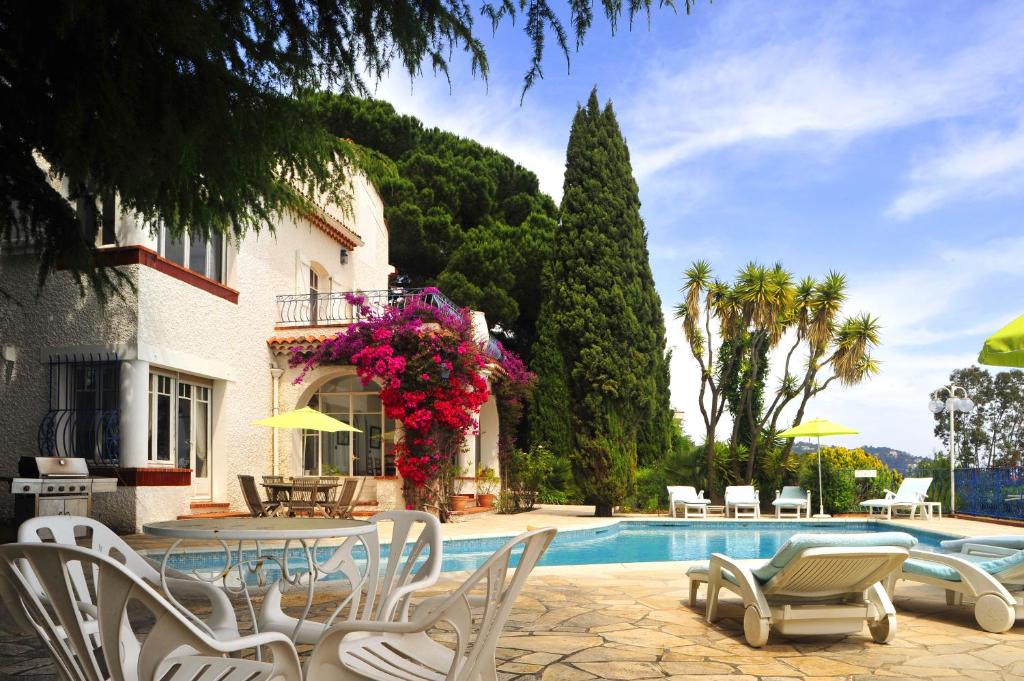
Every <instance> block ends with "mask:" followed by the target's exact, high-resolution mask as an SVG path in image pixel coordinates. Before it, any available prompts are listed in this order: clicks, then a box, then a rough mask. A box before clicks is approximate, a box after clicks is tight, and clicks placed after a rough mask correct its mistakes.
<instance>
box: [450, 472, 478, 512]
mask: <svg viewBox="0 0 1024 681" xmlns="http://www.w3.org/2000/svg"><path fill="white" fill-rule="evenodd" d="M465 472H466V471H463V470H462V469H461V468H460V467H459V465H458V464H454V463H453V464H451V465H450V466H448V470H447V471H445V472H444V473H445V474H444V477H446V478H448V479H449V480H451V483H450V489H451V494H450V495H449V496H448V508H449V510H451V511H453V512H454V511H465V510H466V509H467V508H469V504H470V502H472V501H473V495H472V494H463V493H462V484H463V480H462V474H463V473H465Z"/></svg>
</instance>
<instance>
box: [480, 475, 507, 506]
mask: <svg viewBox="0 0 1024 681" xmlns="http://www.w3.org/2000/svg"><path fill="white" fill-rule="evenodd" d="M500 484H501V480H500V479H499V478H498V476H497V474H496V473H495V472H494V469H493V468H488V467H485V466H481V467H480V468H477V469H476V496H477V503H478V504H480V506H481V507H482V508H491V507H493V506H494V493H495V492H496V491H497V490H498V485H500Z"/></svg>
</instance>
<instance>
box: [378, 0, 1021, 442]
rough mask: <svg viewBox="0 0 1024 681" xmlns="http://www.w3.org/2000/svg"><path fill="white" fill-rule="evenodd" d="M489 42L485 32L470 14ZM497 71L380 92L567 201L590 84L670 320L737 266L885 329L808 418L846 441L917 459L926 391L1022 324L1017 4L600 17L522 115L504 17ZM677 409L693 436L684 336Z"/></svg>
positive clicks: (841, 5) (553, 63)
mask: <svg viewBox="0 0 1024 681" xmlns="http://www.w3.org/2000/svg"><path fill="white" fill-rule="evenodd" d="M481 30H486V29H485V27H484V22H483V21H482V20H481ZM487 44H488V49H489V55H490V59H491V66H492V72H491V77H490V79H489V81H488V82H487V83H484V82H482V81H481V80H479V79H476V80H474V79H473V78H472V76H471V74H470V71H469V69H468V68H467V67H466V66H465V65H464V64H461V63H455V64H454V65H453V68H452V74H451V77H452V82H451V85H450V87H449V84H448V82H447V81H445V80H444V79H443V78H435V77H433V76H432V75H429V74H428V75H426V76H425V77H423V78H418V79H416V80H414V81H412V82H410V80H409V79H408V77H406V76H400V75H398V74H395V75H394V76H392V77H390V78H389V79H387V80H386V81H385V82H383V83H382V84H381V85H380V86H379V88H378V90H377V96H378V97H381V98H383V99H387V100H388V101H391V102H392V103H393V104H394V105H395V106H396V108H397V109H398V110H399V111H402V112H405V113H410V114H413V115H416V116H418V117H419V118H421V119H422V120H423V121H424V122H425V123H427V124H429V125H436V126H439V127H441V128H445V129H448V130H451V131H454V132H457V133H460V134H463V135H466V136H469V137H472V138H475V139H477V140H479V141H481V142H483V143H485V144H488V145H490V146H493V147H495V148H497V149H500V150H501V151H503V152H504V153H506V154H508V155H509V156H511V157H513V158H514V159H516V160H517V161H518V162H520V163H521V164H523V165H524V166H526V167H528V168H530V169H531V170H533V171H534V172H536V173H537V174H538V176H539V177H540V179H541V184H542V187H543V188H544V189H545V190H546V191H548V192H549V193H551V194H552V195H553V196H554V197H555V198H556V200H557V199H559V198H560V194H561V182H562V171H563V167H564V156H565V144H566V141H567V139H568V132H569V125H570V122H571V120H572V115H573V113H574V111H575V108H576V105H577V102H579V101H582V100H584V99H585V98H586V97H587V95H588V94H589V92H590V89H591V87H593V86H595V85H596V86H597V87H598V92H599V96H600V97H601V99H602V100H606V99H611V100H612V102H613V105H614V107H615V109H616V112H617V114H618V117H619V122H620V124H621V126H622V129H623V132H624V134H625V136H626V138H627V141H628V142H629V145H630V150H631V154H632V159H633V166H634V172H635V174H636V176H637V181H638V182H639V185H640V192H641V199H642V202H643V208H642V214H643V217H644V220H645V222H646V225H647V229H648V231H649V233H650V237H649V239H650V240H649V245H650V250H651V262H652V266H653V268H654V275H655V280H656V283H657V286H658V290H659V292H660V294H661V297H662V300H663V302H664V304H665V309H666V311H669V310H671V308H672V306H673V305H674V304H675V303H676V302H677V301H678V299H679V294H678V288H679V285H680V281H681V272H682V271H683V270H684V269H685V268H686V266H687V265H688V264H689V263H690V262H691V261H692V260H694V259H696V258H704V259H708V260H710V261H711V262H712V264H713V265H714V267H715V270H716V273H717V274H719V275H720V276H722V277H723V278H728V277H731V275H732V274H733V273H734V272H735V271H736V269H737V268H739V267H740V266H741V265H743V264H744V263H745V262H747V261H749V260H759V261H761V262H765V263H772V262H774V261H776V260H781V261H782V262H783V263H784V264H785V265H786V266H787V267H788V268H789V269H790V270H792V271H793V272H794V274H795V275H797V276H798V277H801V276H804V275H812V276H821V275H824V274H825V273H827V272H828V271H829V270H831V269H835V270H838V271H841V272H844V273H845V274H846V275H847V276H848V279H849V284H850V288H849V293H850V301H849V303H848V305H847V311H849V312H851V313H853V312H857V311H867V312H871V313H873V314H875V315H877V316H879V317H880V318H881V322H882V325H883V327H884V330H883V339H882V340H883V344H882V346H881V348H879V350H878V352H877V353H876V356H877V358H878V359H879V360H881V361H882V373H881V374H880V375H879V376H877V377H876V378H874V379H873V380H872V381H870V382H869V383H867V384H864V385H862V386H858V387H856V388H852V389H841V388H830V392H828V393H826V394H824V395H823V397H821V398H819V399H818V400H817V402H816V403H813V404H812V405H811V407H810V408H809V410H808V415H809V416H822V417H825V418H830V419H832V420H836V421H840V422H843V423H846V424H848V425H851V426H854V427H857V428H859V429H860V430H861V432H862V436H859V437H858V436H855V437H851V438H849V439H848V440H847V441H846V442H844V444H849V445H855V444H860V443H865V444H875V445H888V446H892V447H896V448H900V449H906V450H909V451H911V452H914V453H917V454H922V455H925V454H929V453H931V452H932V451H933V450H934V449H935V448H936V447H937V446H938V442H937V441H936V440H935V438H934V437H933V435H932V425H931V424H932V420H931V415H930V413H929V412H928V411H927V408H926V407H927V401H928V392H929V390H930V389H932V388H934V387H936V386H938V385H940V384H941V383H942V381H943V379H944V378H945V377H946V376H947V375H948V374H949V372H950V371H951V370H952V369H954V368H957V367H960V366H966V365H968V364H970V363H971V362H972V361H973V360H974V359H975V358H976V356H977V352H978V350H979V349H980V346H981V342H982V340H983V339H984V337H985V336H986V335H987V334H988V333H990V332H992V331H994V330H995V329H997V328H998V327H999V326H1001V325H1002V324H1004V323H1006V322H1007V321H1009V320H1010V319H1012V318H1013V317H1015V316H1017V315H1019V314H1021V313H1024V300H1022V296H1021V294H1020V291H1021V290H1022V287H1024V267H1022V263H1024V229H1022V217H1021V216H1022V215H1024V211H1022V209H1024V50H1022V49H1021V45H1024V3H1020V2H1016V3H1014V2H986V3H977V2H955V1H951V0H947V1H944V2H941V3H936V2H934V1H933V0H932V1H927V0H925V1H913V2H911V1H907V2H898V1H893V2H885V3H883V2H873V3H865V2H835V3H824V2H821V3H818V2H815V3H809V2H781V1H780V2H772V3H763V2H726V1H720V2H716V3H715V4H713V5H707V4H698V6H697V7H696V9H695V11H694V12H693V14H692V15H691V16H689V17H687V16H686V15H685V14H682V13H680V14H678V15H675V14H673V13H672V11H671V10H661V11H655V12H654V16H653V20H652V22H651V25H650V27H649V29H648V27H647V26H646V25H645V22H640V23H639V24H638V25H637V26H636V27H635V28H634V30H633V31H632V32H628V31H624V30H623V31H621V32H620V33H619V34H618V35H616V36H615V37H612V36H611V35H610V29H609V27H608V24H607V23H606V22H603V21H600V20H599V21H596V22H595V26H594V28H593V29H592V31H591V33H590V35H589V36H588V38H587V41H586V43H585V44H584V46H583V47H582V49H581V50H580V51H579V52H578V53H577V54H575V55H574V56H573V61H572V70H571V73H568V74H567V73H566V69H565V61H564V59H563V58H562V57H561V55H559V54H557V53H556V52H554V51H550V52H549V54H548V56H547V60H546V62H545V67H546V73H545V79H544V80H542V81H539V82H538V83H537V84H536V86H535V87H534V88H533V89H532V90H531V91H530V92H529V93H527V95H526V98H525V100H524V101H523V103H522V105H520V101H519V100H520V88H521V83H522V75H523V72H524V71H525V69H526V67H527V56H528V52H527V49H528V45H527V43H526V39H525V37H524V36H522V34H521V32H520V31H519V29H518V27H516V28H513V27H512V26H511V25H508V24H506V25H505V26H503V27H502V29H501V30H499V33H498V35H497V36H495V37H494V38H491V39H489V40H488V42H487ZM667 323H668V329H669V342H670V344H671V345H674V346H676V347H677V351H676V353H675V358H674V361H673V366H672V401H673V404H674V405H675V406H676V408H679V409H682V410H684V411H685V412H687V415H688V419H687V429H688V430H689V431H691V432H692V433H694V434H699V433H701V432H702V431H701V423H700V416H699V414H698V412H697V408H696V406H697V405H696V390H697V373H696V370H695V368H694V366H693V364H692V360H689V361H688V357H687V355H686V351H685V348H684V346H683V345H682V336H681V332H680V330H679V329H678V326H677V324H676V323H675V322H674V320H673V319H672V318H671V316H670V313H669V316H668V318H667Z"/></svg>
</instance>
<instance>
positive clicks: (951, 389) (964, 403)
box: [928, 384, 974, 515]
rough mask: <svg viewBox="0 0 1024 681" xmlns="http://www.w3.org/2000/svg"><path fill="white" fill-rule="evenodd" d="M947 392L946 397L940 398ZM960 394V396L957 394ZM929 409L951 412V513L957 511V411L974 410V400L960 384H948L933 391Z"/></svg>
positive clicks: (967, 411) (936, 412) (938, 412)
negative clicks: (955, 471)
mask: <svg viewBox="0 0 1024 681" xmlns="http://www.w3.org/2000/svg"><path fill="white" fill-rule="evenodd" d="M943 394H945V396H946V399H945V400H943V399H940V397H941V396H942V395H943ZM958 394H959V397H958V396H957V395H958ZM928 409H929V410H931V412H932V413H933V414H941V413H942V412H944V411H945V412H948V413H949V513H950V515H952V514H954V513H956V480H955V479H954V476H955V473H954V470H955V469H956V419H955V417H956V413H957V412H960V413H962V414H967V413H969V412H971V411H973V410H974V402H973V401H972V400H971V398H969V397H968V396H967V390H966V389H965V388H963V387H961V386H958V385H953V384H950V385H947V386H946V387H945V388H940V389H939V390H936V391H935V392H933V393H932V400H931V402H929V403H928Z"/></svg>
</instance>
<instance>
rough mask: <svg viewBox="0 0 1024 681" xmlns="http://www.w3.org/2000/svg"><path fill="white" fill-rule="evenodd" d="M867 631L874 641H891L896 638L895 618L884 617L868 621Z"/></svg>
mask: <svg viewBox="0 0 1024 681" xmlns="http://www.w3.org/2000/svg"><path fill="white" fill-rule="evenodd" d="M868 631H870V632H871V638H872V639H873V640H874V641H875V643H891V642H892V640H893V639H895V638H896V618H895V617H884V618H882V619H880V620H878V621H877V622H868Z"/></svg>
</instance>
